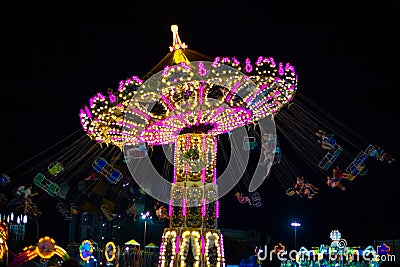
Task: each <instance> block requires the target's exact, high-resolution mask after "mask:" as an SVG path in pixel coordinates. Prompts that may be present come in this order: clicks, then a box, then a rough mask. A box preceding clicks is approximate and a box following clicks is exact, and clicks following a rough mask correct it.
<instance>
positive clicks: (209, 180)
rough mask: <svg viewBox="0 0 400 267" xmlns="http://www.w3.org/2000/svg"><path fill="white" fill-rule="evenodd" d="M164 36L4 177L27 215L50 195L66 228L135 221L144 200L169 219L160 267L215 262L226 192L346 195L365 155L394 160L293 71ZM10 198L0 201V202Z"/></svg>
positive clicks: (255, 196)
mask: <svg viewBox="0 0 400 267" xmlns="http://www.w3.org/2000/svg"><path fill="white" fill-rule="evenodd" d="M171 31H172V33H173V39H172V41H173V42H172V46H170V47H169V49H170V52H169V53H168V54H167V55H166V56H165V57H164V58H163V59H162V60H161V61H160V62H159V63H158V64H156V65H155V67H154V68H152V69H151V70H150V71H149V72H148V73H147V74H146V75H143V77H141V78H140V77H138V76H133V77H129V78H127V79H125V80H122V81H120V83H119V86H118V88H117V89H116V90H113V89H108V91H107V92H106V93H97V94H96V95H95V96H94V97H92V98H90V99H89V104H88V105H86V106H84V107H83V108H82V109H81V110H80V113H79V117H80V122H81V125H82V128H81V129H79V130H78V131H76V132H74V133H73V134H71V135H70V136H68V137H67V138H65V139H64V140H62V141H60V142H59V143H57V144H56V145H54V146H53V147H51V148H49V149H48V150H47V151H44V152H43V153H40V154H39V155H37V156H36V157H34V158H32V159H31V160H29V161H25V162H24V163H23V164H21V165H18V166H15V167H14V168H13V169H11V170H9V171H7V172H5V173H3V174H2V175H1V177H0V184H1V186H2V188H7V189H10V190H8V191H9V192H13V191H15V189H16V186H17V185H16V184H15V182H14V181H13V178H14V177H26V176H32V177H33V184H34V185H35V188H34V189H33V190H35V191H36V188H38V189H39V190H41V191H44V192H45V193H44V194H40V195H39V196H37V197H36V198H35V199H34V201H33V202H34V203H35V204H34V203H30V204H29V205H28V213H31V214H32V215H34V216H36V217H38V216H40V214H41V211H40V210H39V208H40V207H41V206H42V205H41V204H43V203H44V202H46V200H47V199H48V198H49V197H50V198H53V199H56V201H57V206H56V208H57V210H58V212H59V213H60V214H61V215H62V217H63V218H64V219H66V220H69V219H71V217H72V214H74V213H75V214H76V213H79V212H80V211H88V212H97V211H100V212H101V213H103V214H104V216H105V217H106V218H107V220H109V221H112V220H114V218H115V216H116V215H117V214H119V213H126V214H128V215H130V216H136V210H135V204H136V208H137V206H138V205H140V202H141V201H140V199H141V198H143V197H151V198H152V199H154V200H155V201H156V202H157V203H158V206H157V207H156V205H155V209H156V211H159V214H157V217H159V218H163V219H166V220H167V221H168V223H169V226H168V227H166V228H165V229H164V230H163V234H162V242H161V247H160V256H159V266H167V265H168V266H184V265H185V264H186V263H188V262H192V263H193V264H194V266H196V265H202V264H203V263H206V264H207V265H210V266H223V265H224V249H223V247H224V245H223V236H222V234H221V232H220V231H219V229H218V218H219V209H220V207H219V205H220V202H219V199H221V198H222V197H223V196H225V195H229V192H231V191H236V192H235V195H234V198H237V200H238V201H239V203H248V204H249V205H251V206H255V207H260V206H262V201H261V196H260V194H259V192H258V191H256V190H257V189H258V188H259V187H260V186H261V185H262V184H263V182H264V181H265V180H266V179H267V178H269V177H270V176H273V177H274V178H276V179H277V180H278V181H279V182H280V184H281V185H282V187H283V189H284V190H283V194H285V193H286V195H287V197H295V196H300V197H305V199H311V198H314V197H315V195H317V194H318V190H319V188H318V187H316V186H314V185H313V183H315V182H316V181H317V180H316V179H318V178H319V179H320V180H321V181H322V183H323V184H328V185H329V187H330V188H341V189H342V190H344V189H343V188H344V186H343V187H342V185H341V183H340V182H342V183H344V181H346V182H347V183H348V184H349V183H350V182H352V181H353V180H354V179H355V178H356V177H357V176H363V175H365V174H366V173H367V171H368V170H367V168H366V162H367V160H368V159H369V158H373V159H377V160H379V161H385V160H386V161H387V162H389V163H392V162H393V161H394V159H393V158H392V157H391V156H390V155H389V154H388V153H387V151H384V150H383V149H382V148H380V147H379V146H376V145H372V144H370V143H369V142H368V141H367V140H365V139H364V138H362V137H360V136H359V135H357V134H356V131H354V130H353V129H349V127H346V126H344V125H343V124H341V123H340V121H338V120H336V119H335V118H334V117H333V116H330V115H329V112H328V111H326V110H324V109H322V108H321V107H319V106H317V105H316V104H315V103H313V102H312V101H311V100H309V99H308V98H307V97H305V96H304V95H302V94H301V93H300V92H298V91H297V74H296V73H295V70H294V67H293V66H292V65H291V64H289V63H284V62H279V61H276V60H275V59H274V58H272V57H263V56H260V57H258V58H257V59H255V60H251V59H249V58H245V59H244V60H239V59H237V58H235V57H216V58H211V57H209V56H206V55H203V54H201V53H198V52H196V51H194V50H190V49H188V46H187V45H186V44H185V43H184V42H182V41H181V40H180V37H179V34H178V27H177V26H176V25H173V26H171ZM295 96H296V98H295V99H296V101H293V100H294V97H295ZM321 114H328V116H326V117H324V118H322V115H321ZM82 129H83V131H84V134H83V135H81V136H78V137H76V136H77V135H79V134H81V133H82ZM278 137H279V138H278ZM71 140H72V141H71ZM65 143H68V145H67V146H66V147H63V148H61V149H60V146H61V145H63V144H65ZM289 150H291V151H290V152H294V153H287V154H285V151H288V152H289ZM45 152H46V153H45ZM49 154H51V156H48V155H49ZM292 154H296V157H297V158H296V160H291V159H290V158H289V157H290V155H292ZM217 158H218V161H217ZM220 159H222V160H220ZM163 160H164V162H163ZM299 160H302V161H303V162H304V163H305V164H303V165H304V166H312V168H307V171H308V172H309V171H311V173H313V175H314V177H313V178H312V179H311V178H310V177H306V178H304V177H303V174H302V173H304V172H305V170H304V169H301V168H299V164H295V162H298V161H299ZM221 161H224V162H223V163H224V164H225V166H224V168H221V165H218V164H221ZM28 163H29V164H30V165H31V166H29V168H28V167H27V165H28ZM224 164H222V165H224ZM22 165H24V166H25V167H26V168H22V167H21V166H22ZM217 169H218V173H217ZM271 169H273V171H271ZM21 170H25V171H21ZM220 170H221V171H220ZM308 175H309V174H306V176H308ZM327 176H328V181H327ZM330 178H331V179H332V180H329V179H330ZM341 180H342V181H341ZM10 187H13V188H10ZM243 188H245V189H243ZM232 189H233V190H232ZM332 190H334V189H332ZM10 197H14V198H15V196H9V194H6V192H4V193H1V195H0V200H1V203H7V202H8V198H10ZM132 199H136V203H132ZM126 206H128V208H126ZM7 207H8V206H7ZM16 208H21V206H17V207H16ZM134 220H135V221H136V217H134Z"/></svg>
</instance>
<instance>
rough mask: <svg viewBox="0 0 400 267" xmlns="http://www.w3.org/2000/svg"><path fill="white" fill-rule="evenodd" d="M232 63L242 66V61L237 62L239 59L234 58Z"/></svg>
mask: <svg viewBox="0 0 400 267" xmlns="http://www.w3.org/2000/svg"><path fill="white" fill-rule="evenodd" d="M232 61H233V63H234V64H236V65H240V61H239V60H237V58H235V57H233V58H232Z"/></svg>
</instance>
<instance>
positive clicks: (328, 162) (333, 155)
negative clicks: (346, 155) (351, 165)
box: [318, 145, 343, 171]
mask: <svg viewBox="0 0 400 267" xmlns="http://www.w3.org/2000/svg"><path fill="white" fill-rule="evenodd" d="M342 152H343V148H342V147H341V146H339V145H338V146H337V148H336V149H335V151H334V152H331V151H329V152H327V153H326V154H325V156H324V158H323V159H322V160H321V161H320V163H318V167H320V168H321V169H323V170H326V171H327V170H328V169H329V168H330V167H331V166H332V164H333V163H334V162H335V161H336V159H337V158H338V157H339V155H340V154H341V153H342Z"/></svg>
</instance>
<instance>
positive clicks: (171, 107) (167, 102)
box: [161, 95, 175, 111]
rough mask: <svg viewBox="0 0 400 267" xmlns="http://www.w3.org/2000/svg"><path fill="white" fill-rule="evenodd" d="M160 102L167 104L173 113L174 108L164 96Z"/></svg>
mask: <svg viewBox="0 0 400 267" xmlns="http://www.w3.org/2000/svg"><path fill="white" fill-rule="evenodd" d="M161 98H162V100H164V102H165V104H167V106H168V108H169V109H170V110H171V111H173V110H174V109H175V108H174V106H173V105H172V104H171V102H170V101H169V99H168V98H167V97H166V96H165V95H161Z"/></svg>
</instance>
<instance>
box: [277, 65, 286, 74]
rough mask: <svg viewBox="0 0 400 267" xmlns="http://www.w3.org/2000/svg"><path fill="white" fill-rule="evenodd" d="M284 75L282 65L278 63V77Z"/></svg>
mask: <svg viewBox="0 0 400 267" xmlns="http://www.w3.org/2000/svg"><path fill="white" fill-rule="evenodd" d="M284 73H285V71H284V70H283V64H282V62H279V69H278V74H279V75H280V76H282V75H283V74H284Z"/></svg>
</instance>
